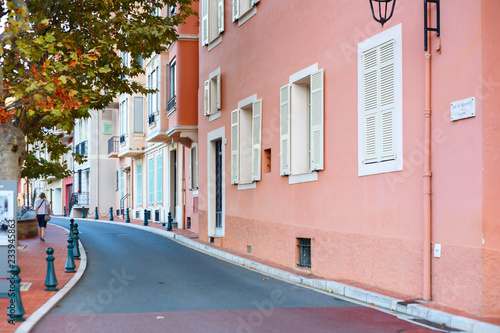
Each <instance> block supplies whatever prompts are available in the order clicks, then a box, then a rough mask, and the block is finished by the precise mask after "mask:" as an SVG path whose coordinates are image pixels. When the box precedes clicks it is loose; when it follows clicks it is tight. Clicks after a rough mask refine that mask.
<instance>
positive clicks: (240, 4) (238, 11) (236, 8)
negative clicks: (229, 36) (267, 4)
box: [232, 0, 260, 25]
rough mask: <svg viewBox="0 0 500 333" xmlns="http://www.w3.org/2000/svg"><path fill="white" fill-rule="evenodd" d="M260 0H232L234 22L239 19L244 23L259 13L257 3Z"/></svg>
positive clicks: (240, 22) (240, 23)
mask: <svg viewBox="0 0 500 333" xmlns="http://www.w3.org/2000/svg"><path fill="white" fill-rule="evenodd" d="M259 1H260V0H232V10H233V11H232V13H233V15H232V17H233V22H236V21H238V25H242V24H243V23H245V22H246V21H248V19H250V18H251V17H252V16H254V15H255V14H257V7H256V6H257V3H259Z"/></svg>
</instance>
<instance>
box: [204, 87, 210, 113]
mask: <svg viewBox="0 0 500 333" xmlns="http://www.w3.org/2000/svg"><path fill="white" fill-rule="evenodd" d="M203 100H204V103H205V116H209V115H210V80H207V81H205V89H204V95H203Z"/></svg>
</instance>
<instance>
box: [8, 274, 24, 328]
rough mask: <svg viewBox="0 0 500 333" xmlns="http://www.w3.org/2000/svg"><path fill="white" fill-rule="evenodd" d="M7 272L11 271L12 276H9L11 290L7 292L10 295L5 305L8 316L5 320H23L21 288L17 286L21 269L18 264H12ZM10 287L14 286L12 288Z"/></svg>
mask: <svg viewBox="0 0 500 333" xmlns="http://www.w3.org/2000/svg"><path fill="white" fill-rule="evenodd" d="M8 272H9V273H11V274H12V276H11V278H10V288H11V291H9V292H10V293H11V296H10V304H9V306H8V307H7V316H8V317H9V318H8V319H7V321H8V322H13V321H25V319H24V318H23V315H24V313H25V312H24V307H23V302H22V300H21V290H20V288H19V285H20V284H21V278H20V277H19V273H20V272H21V269H20V268H19V266H17V265H14V266H13V267H12V268H11V269H10V270H9V271H8ZM12 287H14V289H13V290H12ZM12 291H13V292H12Z"/></svg>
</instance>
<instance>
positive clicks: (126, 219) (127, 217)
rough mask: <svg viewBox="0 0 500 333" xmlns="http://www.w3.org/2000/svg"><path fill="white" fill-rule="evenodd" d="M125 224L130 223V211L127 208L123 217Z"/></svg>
mask: <svg viewBox="0 0 500 333" xmlns="http://www.w3.org/2000/svg"><path fill="white" fill-rule="evenodd" d="M125 223H130V210H129V208H128V207H127V215H126V216H125Z"/></svg>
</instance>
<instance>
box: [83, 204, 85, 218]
mask: <svg viewBox="0 0 500 333" xmlns="http://www.w3.org/2000/svg"><path fill="white" fill-rule="evenodd" d="M84 218H85V207H82V219H84Z"/></svg>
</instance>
